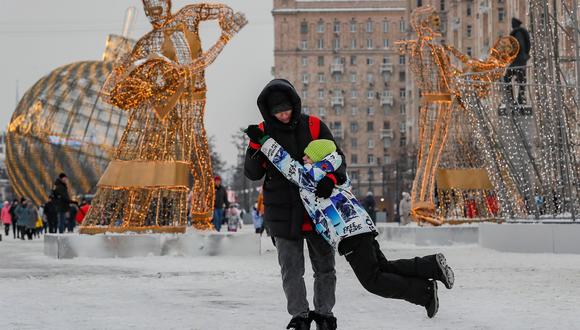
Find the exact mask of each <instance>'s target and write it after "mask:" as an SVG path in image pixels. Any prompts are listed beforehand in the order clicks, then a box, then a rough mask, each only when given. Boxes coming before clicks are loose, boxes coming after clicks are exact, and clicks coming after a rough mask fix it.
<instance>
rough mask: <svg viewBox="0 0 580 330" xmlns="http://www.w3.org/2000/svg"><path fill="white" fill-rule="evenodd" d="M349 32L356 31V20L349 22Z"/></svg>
mask: <svg viewBox="0 0 580 330" xmlns="http://www.w3.org/2000/svg"><path fill="white" fill-rule="evenodd" d="M350 32H352V33H354V32H356V22H355V21H351V22H350Z"/></svg>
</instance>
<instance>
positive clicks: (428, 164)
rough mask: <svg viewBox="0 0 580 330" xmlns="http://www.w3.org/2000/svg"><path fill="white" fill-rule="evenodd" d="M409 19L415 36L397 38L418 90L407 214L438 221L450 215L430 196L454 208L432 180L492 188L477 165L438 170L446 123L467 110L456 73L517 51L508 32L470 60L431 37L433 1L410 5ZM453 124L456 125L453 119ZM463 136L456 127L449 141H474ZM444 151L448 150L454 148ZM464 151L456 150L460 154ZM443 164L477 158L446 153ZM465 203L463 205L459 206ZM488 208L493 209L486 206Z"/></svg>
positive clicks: (443, 185)
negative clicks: (415, 146)
mask: <svg viewBox="0 0 580 330" xmlns="http://www.w3.org/2000/svg"><path fill="white" fill-rule="evenodd" d="M411 25H412V27H413V29H414V30H415V31H416V33H417V39H416V40H409V41H403V42H399V45H400V46H401V51H402V52H403V53H405V54H407V55H408V56H409V58H410V61H409V62H410V67H411V70H412V72H413V74H414V76H415V80H416V82H417V85H418V87H419V89H420V90H421V106H420V110H419V143H418V155H417V173H416V176H415V179H414V181H413V188H412V191H411V204H412V206H411V215H412V216H413V218H414V219H415V220H417V221H419V222H422V221H425V222H429V223H431V224H434V225H440V224H442V223H443V222H444V221H445V217H449V216H450V215H451V212H445V214H442V213H441V212H440V210H439V211H438V210H437V205H436V201H435V197H436V196H437V197H438V200H437V203H438V204H439V205H440V206H441V205H442V206H443V207H444V208H447V209H450V208H455V206H454V205H453V204H454V203H448V202H446V201H442V197H443V196H441V194H439V195H438V194H437V191H436V181H437V183H438V186H439V187H438V188H439V190H440V191H442V190H447V191H452V190H453V189H456V190H457V189H458V190H463V191H469V190H482V191H487V193H486V194H488V193H489V192H490V191H492V190H493V187H492V186H491V184H490V183H489V179H488V177H487V173H485V171H482V170H478V169H474V170H467V171H462V170H461V169H457V168H451V169H450V170H452V171H454V172H447V173H446V172H441V171H439V170H440V162H441V159H442V154H443V151H444V150H445V147H446V142H447V139H448V135H449V129H450V127H454V126H453V124H454V123H458V120H459V118H465V117H466V116H467V114H466V113H465V112H464V111H465V109H464V108H463V102H462V100H461V97H460V93H459V91H458V88H457V83H456V77H457V76H458V75H460V74H462V73H464V72H466V71H483V70H486V69H489V68H505V67H506V66H507V65H508V64H509V63H510V62H511V60H513V58H514V57H515V54H517V51H518V48H517V47H518V45H517V41H516V40H515V39H514V38H512V37H505V38H501V39H500V40H499V41H498V42H497V43H496V45H495V47H494V48H493V49H492V50H491V52H490V56H489V58H488V59H486V60H484V61H482V60H475V59H472V58H470V57H468V56H466V55H464V54H462V53H461V52H459V51H458V50H457V49H455V48H453V47H451V46H445V45H442V44H439V43H438V42H436V41H435V38H437V37H439V36H440V34H439V33H438V32H437V31H438V29H439V26H440V18H439V16H438V15H437V13H436V12H435V10H434V9H433V8H432V7H429V6H427V7H419V8H417V9H415V10H414V11H413V13H412V14H411ZM451 56H454V57H455V58H457V60H458V61H459V62H460V63H462V64H463V65H462V66H463V68H458V67H457V66H455V65H453V64H452V63H451ZM500 77H501V74H500V75H494V74H488V75H485V76H482V77H481V79H485V80H486V81H495V80H497V79H499V78H500ZM479 92H480V93H481V94H482V95H485V93H486V91H485V89H481V90H479ZM455 127H458V126H457V125H455ZM465 136H467V134H466V133H465V132H461V131H459V132H455V135H454V138H455V140H454V141H453V142H454V143H460V142H461V143H462V144H464V145H466V146H468V147H469V146H470V145H473V146H475V145H474V143H473V140H471V142H469V143H463V142H462V140H461V139H462V138H463V137H465ZM456 152H457V151H456ZM448 154H453V152H452V153H448ZM464 155H465V154H460V156H459V157H462V156H464ZM460 163H463V164H460ZM446 165H447V166H449V165H452V166H453V167H456V166H458V165H461V166H466V165H467V167H472V166H474V165H478V166H480V165H481V161H479V160H477V159H476V160H472V161H467V162H465V161H464V160H463V161H461V162H458V161H457V159H455V161H450V159H448V164H446ZM466 182H469V184H467V183H466ZM450 195H452V194H450ZM464 197H469V199H470V200H473V201H474V203H476V201H475V197H473V196H471V195H469V194H467V195H466V196H459V198H456V199H464V200H465V199H466V198H464ZM472 197H473V198H472ZM488 197H489V195H480V196H478V198H479V199H480V200H489V199H488ZM464 204H465V203H464ZM479 204H484V205H483V208H486V209H490V208H489V207H488V206H487V205H488V204H489V203H485V202H484V203H479ZM464 206H465V205H462V208H463V207H464ZM493 208H495V206H494V207H493ZM447 211H449V210H447ZM489 213H492V214H493V213H496V212H495V210H493V211H492V210H490V212H489Z"/></svg>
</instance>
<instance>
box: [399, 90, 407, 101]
mask: <svg viewBox="0 0 580 330" xmlns="http://www.w3.org/2000/svg"><path fill="white" fill-rule="evenodd" d="M399 97H400V98H401V99H405V97H407V90H405V89H404V88H400V89H399Z"/></svg>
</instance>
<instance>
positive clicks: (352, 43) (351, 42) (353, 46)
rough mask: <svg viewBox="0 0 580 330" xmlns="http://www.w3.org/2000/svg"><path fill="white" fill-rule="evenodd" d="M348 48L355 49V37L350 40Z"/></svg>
mask: <svg viewBox="0 0 580 330" xmlns="http://www.w3.org/2000/svg"><path fill="white" fill-rule="evenodd" d="M350 49H356V39H351V40H350Z"/></svg>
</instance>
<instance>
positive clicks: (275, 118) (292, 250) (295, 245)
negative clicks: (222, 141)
mask: <svg viewBox="0 0 580 330" xmlns="http://www.w3.org/2000/svg"><path fill="white" fill-rule="evenodd" d="M258 108H259V110H260V113H261V114H262V117H263V118H264V131H265V132H266V133H267V134H268V135H269V136H271V137H272V138H274V139H275V140H276V141H277V142H278V143H279V144H280V145H281V146H282V147H283V148H284V149H285V150H287V151H288V153H289V154H290V155H291V156H292V157H293V158H294V159H302V156H303V151H304V149H305V148H306V146H307V145H308V144H309V143H310V142H311V141H312V139H313V138H312V133H311V128H310V127H309V125H310V120H309V116H307V115H304V114H302V102H301V100H300V97H299V96H298V93H297V92H296V90H295V89H294V86H292V84H291V83H290V82H289V81H287V80H285V79H274V80H272V81H271V82H269V83H268V84H267V85H266V87H264V89H263V90H262V92H261V93H260V96H259V97H258ZM318 138H319V139H327V140H332V141H334V138H333V136H332V133H331V132H330V129H328V127H327V126H326V125H325V124H324V123H323V122H320V127H319V135H318ZM259 149H260V146H259V145H258V146H256V145H252V144H250V147H249V148H248V150H247V151H246V158H245V164H244V173H245V175H246V177H248V178H249V179H250V180H254V181H257V180H260V179H262V178H264V177H265V179H264V186H263V194H264V223H265V226H266V229H267V230H268V232H269V233H270V235H272V237H273V240H274V242H275V244H276V249H277V251H278V262H279V264H280V267H281V273H282V286H283V289H284V292H285V294H286V299H287V309H288V313H289V314H290V315H292V319H291V320H290V323H289V324H288V328H293V329H310V323H311V322H312V320H313V319H314V320H315V321H316V323H317V326H318V327H319V328H320V329H335V328H336V318H335V317H334V315H333V313H332V309H333V307H334V303H335V289H336V276H335V269H334V250H333V249H332V248H331V247H330V245H328V244H327V243H326V242H325V241H324V239H323V238H322V237H320V235H318V234H316V233H315V232H313V230H312V220H311V219H310V218H309V217H308V216H307V213H306V210H305V209H304V205H303V204H302V201H301V199H300V194H299V191H298V187H297V186H296V185H294V184H292V183H291V182H290V181H288V180H287V179H286V178H285V177H284V176H283V175H282V174H281V173H280V172H279V171H278V170H276V168H274V167H273V166H268V165H267V158H265V156H264V155H263V154H261V152H260V151H259ZM337 151H338V153H339V154H340V155H341V156H342V158H343V162H342V165H341V166H340V167H339V168H338V169H337V170H336V172H334V173H331V174H330V175H327V177H325V178H324V179H322V180H320V181H319V182H318V184H317V187H316V195H317V196H319V197H323V198H328V197H330V194H331V193H332V189H333V188H334V187H335V185H336V184H337V182H338V183H343V182H344V181H345V180H346V165H345V164H346V162H345V161H344V154H343V153H342V151H341V150H340V149H338V150H337ZM304 240H306V243H307V247H308V253H309V255H310V261H311V263H312V268H313V269H314V311H313V312H310V310H309V309H310V307H309V305H308V300H307V299H306V285H305V283H304V278H303V276H304Z"/></svg>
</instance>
